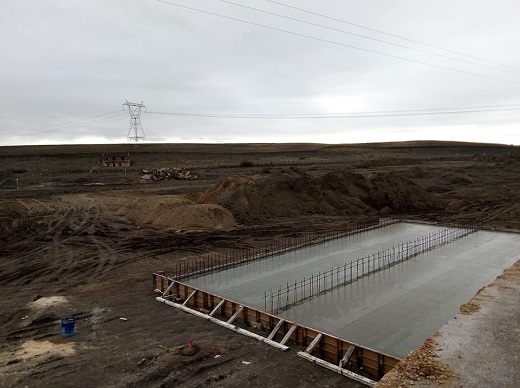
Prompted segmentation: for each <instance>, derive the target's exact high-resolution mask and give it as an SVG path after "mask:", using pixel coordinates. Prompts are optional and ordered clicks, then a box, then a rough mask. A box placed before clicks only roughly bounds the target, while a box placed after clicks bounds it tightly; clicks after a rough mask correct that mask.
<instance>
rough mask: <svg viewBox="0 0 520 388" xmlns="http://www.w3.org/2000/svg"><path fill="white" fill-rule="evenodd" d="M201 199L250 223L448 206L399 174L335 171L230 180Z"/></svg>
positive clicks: (409, 211)
mask: <svg viewBox="0 0 520 388" xmlns="http://www.w3.org/2000/svg"><path fill="white" fill-rule="evenodd" d="M197 201H198V202H199V203H217V204H220V205H222V206H224V207H225V208H227V209H229V210H231V212H232V213H233V214H234V215H235V217H236V218H237V219H238V220H240V221H241V222H244V223H252V222H258V221H261V220H264V219H268V218H276V217H297V216H301V215H313V214H320V215H331V216H337V215H344V216H351V215H371V214H372V215H374V214H378V213H381V212H383V213H388V214H391V213H394V214H395V213H399V214H402V213H411V212H415V211H424V210H433V209H438V208H440V207H441V206H442V203H441V202H440V201H439V200H437V199H436V198H435V197H433V195H432V194H431V193H429V192H427V191H426V190H424V189H422V188H421V187H419V186H418V185H416V184H415V183H413V182H412V181H410V180H408V179H406V178H403V177H400V176H398V175H396V174H393V173H387V174H373V175H371V176H370V177H365V176H363V175H360V174H354V173H349V172H330V173H327V174H325V175H323V176H320V177H316V178H315V177H312V176H310V175H307V174H305V173H302V172H301V171H299V170H296V169H292V170H282V171H278V172H275V173H272V174H270V175H268V176H260V175H253V176H234V177H227V178H224V179H222V180H221V181H220V182H219V183H218V184H217V185H215V186H214V187H212V188H211V189H209V190H207V191H205V192H203V193H201V194H200V195H199V196H198V198H197Z"/></svg>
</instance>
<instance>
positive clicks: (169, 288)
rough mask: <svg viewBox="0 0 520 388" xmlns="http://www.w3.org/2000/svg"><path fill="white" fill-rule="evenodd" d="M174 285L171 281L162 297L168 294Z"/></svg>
mask: <svg viewBox="0 0 520 388" xmlns="http://www.w3.org/2000/svg"><path fill="white" fill-rule="evenodd" d="M174 285H175V281H172V282H171V283H170V285H169V286H168V288H166V290H164V292H163V293H162V295H163V297H164V296H165V295H166V294H168V292H170V290H171V289H172V288H173V286H174Z"/></svg>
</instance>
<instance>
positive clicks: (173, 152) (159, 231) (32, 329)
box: [0, 142, 520, 387]
mask: <svg viewBox="0 0 520 388" xmlns="http://www.w3.org/2000/svg"><path fill="white" fill-rule="evenodd" d="M122 152H129V153H130V158H131V161H132V165H131V166H130V167H127V168H122V167H121V168H104V167H102V166H101V165H100V164H99V163H98V160H99V158H100V156H101V154H103V153H104V154H110V153H114V154H116V153H117V154H119V153H122ZM175 167H179V168H188V169H189V170H190V171H193V172H195V173H196V174H197V175H199V176H200V177H201V179H199V180H193V181H182V180H179V181H177V180H171V181H160V182H157V183H153V181H151V182H150V183H143V180H142V179H138V176H139V173H140V171H142V170H143V169H153V168H175ZM519 172H520V149H518V147H512V146H500V145H483V144H472V143H441V142H410V143H388V144H384V143H381V144H371V145H338V146H325V145H320V144H283V145H273V144H243V145H194V144H186V145H168V144H140V145H138V146H129V145H101V146H96V145H88V146H28V147H0V231H1V232H2V233H1V234H0V386H2V387H3V386H5V387H25V386H33V387H40V386H42V387H43V386H74V387H78V386H114V387H120V386H126V387H133V386H135V387H159V386H163V387H168V386H180V387H195V386H200V387H202V386H216V387H218V386H226V387H229V386H243V385H245V384H246V385H250V386H263V387H266V386H267V387H286V386H301V387H306V386H309V387H311V386H315V385H318V384H319V385H320V386H324V387H334V386H352V387H355V386H358V384H357V383H354V382H351V381H349V380H347V379H346V378H345V377H341V376H338V375H336V374H334V373H332V372H329V371H326V370H324V369H322V368H320V367H318V366H317V365H314V364H311V363H309V362H307V361H305V360H301V359H300V358H298V357H296V356H295V355H294V351H295V350H297V349H296V348H294V346H293V348H291V350H290V352H289V353H283V352H281V351H279V350H276V349H273V348H270V347H268V346H266V345H264V344H261V343H258V342H256V341H254V340H251V339H247V338H244V337H242V336H240V335H238V334H234V333H231V332H229V331H228V330H226V329H224V328H221V327H217V326H215V325H213V324H211V323H208V322H205V321H201V320H200V319H198V318H196V317H192V316H189V315H186V314H184V313H182V312H179V311H175V310H174V309H171V308H168V307H166V306H164V305H163V304H160V303H157V302H156V301H155V300H154V294H153V291H152V284H151V273H152V272H154V271H159V270H162V271H165V272H166V273H168V272H171V271H173V270H174V268H175V265H176V263H178V262H179V261H180V260H197V258H198V257H200V256H202V255H207V254H211V253H215V252H244V251H248V250H251V249H254V248H256V247H259V246H263V245H264V244H265V243H266V242H269V243H273V242H276V241H282V240H284V241H286V240H287V239H295V241H297V239H298V237H299V236H302V235H304V234H305V233H309V232H313V233H327V232H328V231H330V230H332V229H336V228H341V227H344V226H345V225H348V224H350V223H354V222H357V221H360V220H364V219H366V218H367V217H374V216H386V215H389V216H403V217H407V218H415V219H419V220H427V221H440V222H450V223H479V224H480V225H482V226H483V227H487V228H495V229H500V230H511V231H519V230H520V181H519V180H518V174H519ZM17 185H18V188H17ZM504 286H505V285H504ZM478 303H481V302H478ZM478 313H479V312H475V314H478ZM69 315H73V316H75V317H76V319H77V325H76V326H77V333H76V335H74V336H72V337H62V336H61V335H60V323H59V319H60V318H63V317H66V316H69ZM121 318H123V319H121ZM189 339H192V341H193V344H192V345H193V349H196V351H194V350H192V349H190V350H189V351H180V350H179V349H185V347H186V346H187V341H188V340H189ZM186 353H189V354H186ZM191 353H193V354H191Z"/></svg>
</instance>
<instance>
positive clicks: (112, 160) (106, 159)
mask: <svg viewBox="0 0 520 388" xmlns="http://www.w3.org/2000/svg"><path fill="white" fill-rule="evenodd" d="M102 163H103V166H105V167H130V153H127V154H126V155H124V154H117V155H105V154H103V158H102Z"/></svg>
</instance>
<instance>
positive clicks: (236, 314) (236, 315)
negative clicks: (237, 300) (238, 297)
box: [227, 306, 244, 324]
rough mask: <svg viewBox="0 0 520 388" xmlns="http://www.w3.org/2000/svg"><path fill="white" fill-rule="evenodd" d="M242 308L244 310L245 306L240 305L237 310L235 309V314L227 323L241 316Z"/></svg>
mask: <svg viewBox="0 0 520 388" xmlns="http://www.w3.org/2000/svg"><path fill="white" fill-rule="evenodd" d="M242 310H244V306H240V307H239V308H238V310H237V311H235V313H234V314H233V316H232V317H231V318H229V319H228V321H227V323H229V324H231V323H233V322H234V321H235V319H237V317H238V316H239V314H240V313H241V312H242Z"/></svg>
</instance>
